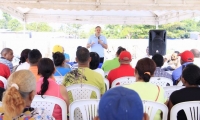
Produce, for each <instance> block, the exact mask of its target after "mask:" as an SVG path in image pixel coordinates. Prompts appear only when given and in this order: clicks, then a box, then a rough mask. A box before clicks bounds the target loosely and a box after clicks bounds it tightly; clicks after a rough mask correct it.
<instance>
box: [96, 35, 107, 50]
mask: <svg viewBox="0 0 200 120" xmlns="http://www.w3.org/2000/svg"><path fill="white" fill-rule="evenodd" d="M98 43H99V44H101V46H102V47H103V48H105V49H108V45H107V40H106V38H105V37H104V40H100V39H99V40H98Z"/></svg>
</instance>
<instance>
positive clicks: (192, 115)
mask: <svg viewBox="0 0 200 120" xmlns="http://www.w3.org/2000/svg"><path fill="white" fill-rule="evenodd" d="M180 110H184V112H185V115H186V117H187V120H199V119H200V101H189V102H182V103H178V104H176V105H174V106H173V107H172V109H171V112H170V120H177V114H178V112H179V111H180Z"/></svg>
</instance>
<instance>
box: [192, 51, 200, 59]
mask: <svg viewBox="0 0 200 120" xmlns="http://www.w3.org/2000/svg"><path fill="white" fill-rule="evenodd" d="M190 51H191V52H192V53H193V55H194V57H195V58H199V57H200V52H199V50H197V49H192V50H190Z"/></svg>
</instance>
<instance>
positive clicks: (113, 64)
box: [101, 47, 126, 72]
mask: <svg viewBox="0 0 200 120" xmlns="http://www.w3.org/2000/svg"><path fill="white" fill-rule="evenodd" d="M125 50H126V49H125V48H123V47H118V50H117V52H116V57H115V58H114V59H112V60H107V61H105V62H104V63H103V65H102V67H101V68H102V70H103V71H104V72H109V71H110V70H112V69H115V68H117V67H119V65H120V64H119V59H118V57H119V55H120V53H121V52H122V51H125Z"/></svg>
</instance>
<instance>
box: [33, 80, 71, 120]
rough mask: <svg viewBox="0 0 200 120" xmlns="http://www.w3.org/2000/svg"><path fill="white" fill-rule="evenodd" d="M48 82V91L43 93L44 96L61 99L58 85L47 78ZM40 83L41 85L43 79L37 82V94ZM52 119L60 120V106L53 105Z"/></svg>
mask: <svg viewBox="0 0 200 120" xmlns="http://www.w3.org/2000/svg"><path fill="white" fill-rule="evenodd" d="M48 81H49V87H48V90H47V91H46V92H45V94H44V95H49V96H54V97H58V98H61V99H63V97H62V95H61V93H60V85H58V84H57V83H56V82H55V80H53V79H51V78H49V79H48ZM42 83H43V78H40V79H39V80H38V81H37V88H36V91H37V93H38V92H39V91H40V90H41V86H42ZM63 100H64V99H63ZM66 114H67V113H66ZM53 117H54V118H55V119H56V120H62V110H61V107H60V106H58V105H55V107H54V111H53Z"/></svg>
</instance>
